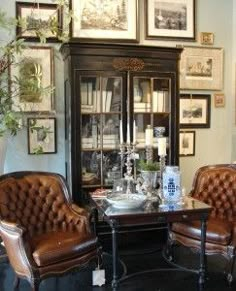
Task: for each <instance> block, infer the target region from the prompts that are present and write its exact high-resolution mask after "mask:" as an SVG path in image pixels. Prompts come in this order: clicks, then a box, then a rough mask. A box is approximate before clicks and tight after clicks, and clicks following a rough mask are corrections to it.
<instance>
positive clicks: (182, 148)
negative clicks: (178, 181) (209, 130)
mask: <svg viewBox="0 0 236 291" xmlns="http://www.w3.org/2000/svg"><path fill="white" fill-rule="evenodd" d="M195 143H196V133H195V131H193V130H191V131H186V130H185V131H180V132H179V156H180V157H187V156H195Z"/></svg>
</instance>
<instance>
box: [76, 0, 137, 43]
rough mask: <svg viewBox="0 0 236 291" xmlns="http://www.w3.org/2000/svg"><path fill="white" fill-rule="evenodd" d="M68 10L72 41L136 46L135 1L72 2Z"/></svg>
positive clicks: (86, 0)
mask: <svg viewBox="0 0 236 291" xmlns="http://www.w3.org/2000/svg"><path fill="white" fill-rule="evenodd" d="M71 8H72V9H73V11H74V15H75V17H74V18H73V19H72V27H71V30H72V32H71V35H72V37H74V38H80V39H85V40H86V41H88V40H94V39H96V40H107V39H108V40H109V41H112V40H114V41H117V40H122V41H129V42H138V28H137V27H138V26H137V23H139V21H138V0H113V1H108V0H101V1H94V0H82V1H77V0H71Z"/></svg>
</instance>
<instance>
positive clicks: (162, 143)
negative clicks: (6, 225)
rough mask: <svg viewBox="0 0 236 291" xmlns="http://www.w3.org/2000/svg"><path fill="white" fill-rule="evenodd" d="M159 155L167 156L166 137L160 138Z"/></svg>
mask: <svg viewBox="0 0 236 291" xmlns="http://www.w3.org/2000/svg"><path fill="white" fill-rule="evenodd" d="M158 155H159V156H166V138H165V137H159V138H158Z"/></svg>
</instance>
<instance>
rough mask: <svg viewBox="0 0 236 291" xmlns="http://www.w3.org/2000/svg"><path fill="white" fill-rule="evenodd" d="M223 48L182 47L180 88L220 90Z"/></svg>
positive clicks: (221, 85)
mask: <svg viewBox="0 0 236 291" xmlns="http://www.w3.org/2000/svg"><path fill="white" fill-rule="evenodd" d="M222 87H223V49H222V48H209V47H196V46H193V47H184V50H183V52H182V55H181V61H180V89H197V90H199V89H203V90H221V89H222Z"/></svg>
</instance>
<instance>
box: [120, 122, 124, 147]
mask: <svg viewBox="0 0 236 291" xmlns="http://www.w3.org/2000/svg"><path fill="white" fill-rule="evenodd" d="M123 141H124V140H123V126H122V120H120V144H123Z"/></svg>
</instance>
